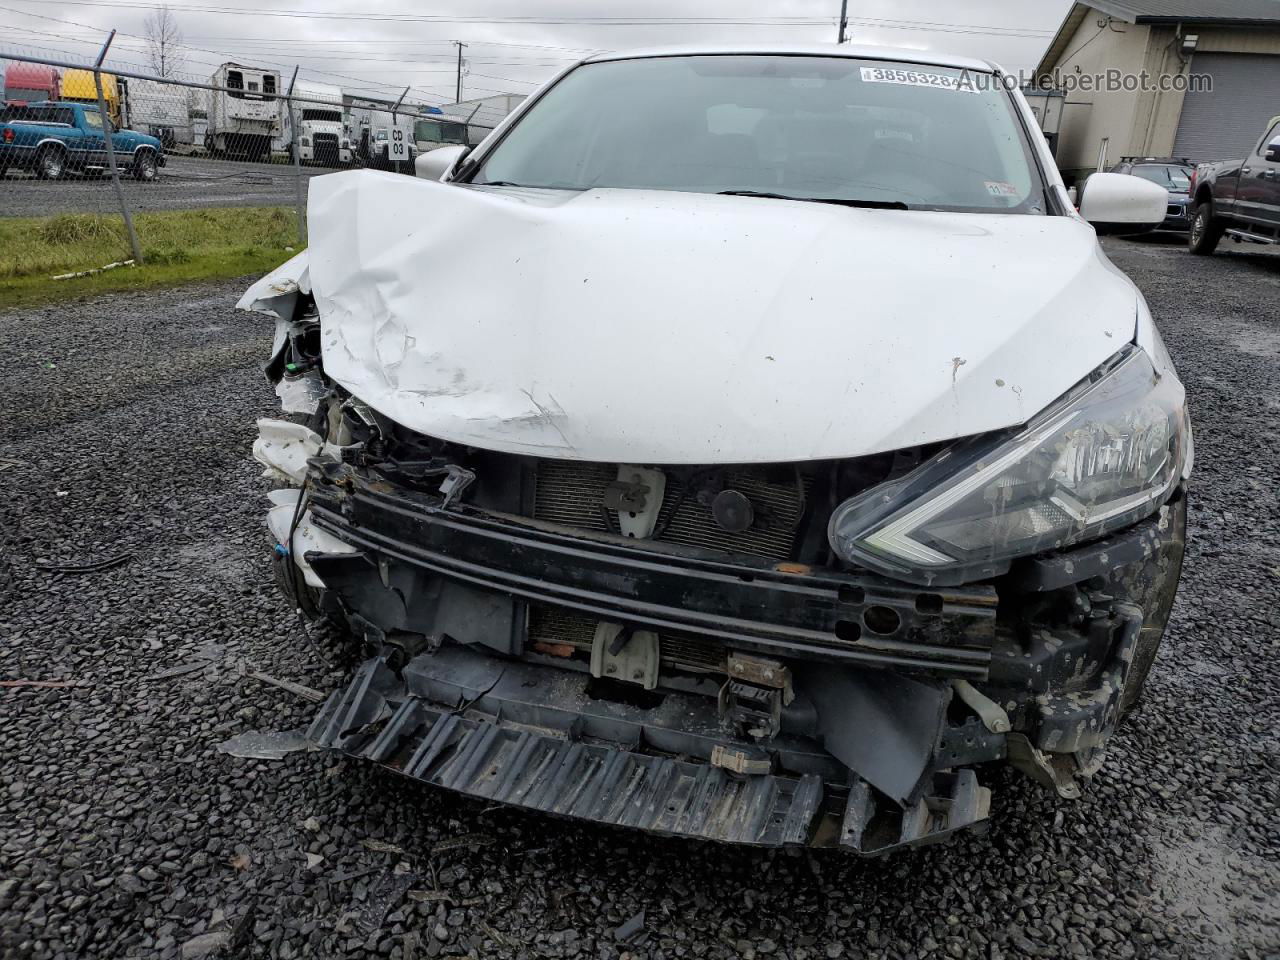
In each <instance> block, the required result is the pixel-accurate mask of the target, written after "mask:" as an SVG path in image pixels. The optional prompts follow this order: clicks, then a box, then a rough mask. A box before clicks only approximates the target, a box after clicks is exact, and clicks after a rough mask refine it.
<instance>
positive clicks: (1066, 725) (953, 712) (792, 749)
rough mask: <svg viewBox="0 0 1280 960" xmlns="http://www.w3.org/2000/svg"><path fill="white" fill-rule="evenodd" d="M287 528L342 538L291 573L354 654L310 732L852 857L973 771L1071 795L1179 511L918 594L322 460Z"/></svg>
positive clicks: (1111, 709) (1159, 586)
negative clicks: (362, 649) (995, 770)
mask: <svg viewBox="0 0 1280 960" xmlns="http://www.w3.org/2000/svg"><path fill="white" fill-rule="evenodd" d="M302 523H303V525H304V526H305V527H309V528H311V529H313V530H314V531H316V537H315V538H314V539H313V540H312V541H311V542H312V543H320V542H321V537H323V538H324V542H328V543H341V544H342V545H343V549H342V551H341V552H334V551H326V550H325V549H323V548H321V549H311V550H308V551H307V552H306V553H305V558H304V559H305V563H306V569H307V570H309V571H311V572H312V574H313V576H314V578H315V582H316V583H320V584H322V589H321V591H320V594H319V598H320V604H321V606H322V607H324V608H327V609H329V610H331V611H333V612H336V613H340V614H341V615H343V616H344V617H345V618H346V619H347V621H348V622H349V623H350V624H351V625H352V627H353V628H354V629H355V631H356V632H357V633H358V634H360V635H362V636H363V637H364V639H365V640H366V642H367V644H368V646H369V648H370V650H371V652H372V653H373V654H374V655H373V656H372V657H371V658H370V659H369V660H367V661H366V662H365V663H364V664H363V666H362V667H361V668H360V669H359V670H358V671H357V673H356V675H355V677H354V678H353V680H352V681H351V683H350V684H349V685H348V687H347V688H346V689H345V690H342V691H339V692H337V693H335V694H333V695H332V696H331V697H330V698H329V700H328V701H327V702H326V703H325V705H324V708H323V709H322V710H321V712H320V714H319V716H318V717H317V718H316V720H315V722H314V724H313V725H312V727H311V730H310V732H309V736H310V738H311V739H313V740H314V741H315V742H316V743H318V744H320V745H323V746H325V747H329V748H332V749H336V750H340V751H342V752H344V753H347V754H349V755H352V756H358V757H364V758H367V759H371V760H374V761H376V762H378V763H381V764H384V765H386V766H388V767H390V768H392V769H394V770H396V771H398V772H400V773H402V774H405V775H407V776H410V777H413V778H415V779H419V780H422V781H424V782H427V783H431V784H435V785H438V786H443V787H446V788H448V789H451V790H455V791H458V792H460V793H464V794H468V795H472V796H477V797H481V798H485V799H489V800H494V801H499V802H504V803H511V804H514V805H517V806H523V807H528V808H531V809H535V810H540V811H545V812H549V813H554V814H560V815H565V816H570V817H576V818H581V819H586V820H592V821H595V822H600V823H615V824H621V825H626V826H635V827H639V828H642V829H646V830H651V831H655V832H660V833H669V834H674V835H680V836H689V837H703V838H708V839H715V840H721V841H727V842H736V843H748V844H756V845H766V846H778V845H798V844H811V845H817V846H841V847H844V848H846V849H850V850H855V851H858V852H862V853H875V852H880V851H883V850H887V849H890V848H893V847H895V846H899V845H902V844H908V843H916V842H922V841H929V840H933V839H938V838H940V837H943V836H945V835H946V834H948V833H950V832H952V831H954V830H956V829H959V828H962V827H967V826H972V825H975V824H977V823H980V822H981V821H982V820H983V819H984V818H985V817H986V816H987V813H988V810H989V805H990V797H989V793H988V791H987V790H986V789H985V788H984V787H982V786H980V785H979V782H978V779H977V776H976V774H975V772H974V767H975V766H977V765H980V764H983V763H987V762H993V761H1004V762H1008V763H1011V764H1013V765H1014V766H1017V767H1018V768H1020V769H1022V770H1024V771H1025V772H1027V773H1028V774H1029V775H1031V776H1032V777H1034V778H1035V779H1037V780H1039V781H1040V782H1042V783H1044V784H1046V785H1047V786H1050V787H1052V788H1054V789H1056V790H1057V791H1058V792H1059V793H1060V794H1061V795H1063V796H1075V795H1078V793H1079V784H1078V778H1079V777H1084V776H1088V775H1089V774H1091V773H1092V772H1093V771H1094V770H1095V769H1096V768H1097V765H1098V763H1099V762H1100V759H1101V750H1102V747H1103V746H1104V745H1105V743H1106V740H1107V738H1108V737H1109V735H1110V734H1111V732H1112V731H1113V730H1114V728H1115V725H1116V722H1117V720H1118V718H1119V715H1120V712H1121V709H1122V706H1123V703H1124V697H1125V691H1126V682H1127V680H1128V678H1129V676H1130V673H1131V671H1132V670H1133V665H1134V663H1135V662H1141V661H1142V660H1143V658H1144V657H1145V656H1146V653H1144V650H1146V649H1147V648H1148V647H1149V648H1150V649H1151V652H1152V654H1153V653H1154V647H1153V645H1152V643H1151V642H1149V641H1153V640H1158V638H1159V634H1160V632H1161V631H1162V629H1163V625H1164V620H1165V618H1167V615H1168V604H1169V603H1170V602H1171V599H1172V591H1173V588H1174V585H1176V581H1177V573H1178V562H1179V560H1180V557H1181V548H1182V530H1183V525H1184V523H1185V505H1184V504H1183V502H1182V501H1181V500H1178V501H1176V502H1174V503H1171V504H1170V505H1168V506H1166V507H1165V508H1163V509H1162V511H1161V513H1160V515H1159V516H1158V517H1157V518H1155V519H1153V520H1152V521H1149V522H1146V523H1143V524H1140V525H1138V526H1136V527H1134V528H1132V529H1131V530H1129V531H1126V532H1125V533H1124V534H1122V535H1120V536H1117V537H1112V538H1109V539H1107V540H1106V541H1103V542H1101V543H1098V544H1094V545H1091V546H1089V547H1085V548H1082V549H1079V550H1074V551H1071V552H1069V553H1065V554H1062V555H1060V556H1049V557H1041V558H1037V559H1035V560H1032V561H1028V562H1026V563H1024V564H1021V565H1019V566H1017V567H1015V569H1014V570H1013V571H1011V572H1010V574H1009V575H1008V576H1007V577H1005V578H1002V579H1001V580H1000V581H998V582H996V583H986V584H978V585H973V586H968V587H961V588H948V589H947V590H944V591H929V590H928V589H924V588H918V587H911V586H908V585H904V584H899V583H895V582H893V581H888V580H885V579H883V578H879V577H874V576H864V575H854V574H847V573H842V572H839V571H836V570H832V569H826V568H810V567H806V566H803V565H799V564H790V563H776V564H774V563H769V562H766V561H753V560H744V559H734V560H728V559H725V558H724V557H715V556H709V555H701V554H698V553H696V552H691V551H688V550H672V549H665V548H663V547H662V546H661V545H659V544H652V543H650V544H645V545H643V546H641V545H637V544H635V543H629V542H627V541H626V540H625V539H623V538H620V537H612V536H603V535H585V534H577V533H573V532H566V531H565V530H562V529H556V528H552V527H549V526H548V525H546V524H539V523H538V522H536V521H532V520H529V519H527V518H522V517H512V516H506V515H501V514H495V513H492V512H485V511H480V510H476V509H473V508H470V507H459V506H448V507H447V506H446V505H445V502H444V498H442V497H440V496H437V495H434V494H426V493H421V492H417V491H409V490H406V489H404V488H402V487H399V486H397V485H394V484H391V483H388V482H387V481H386V480H385V479H382V478H380V477H378V476H377V475H376V474H371V473H369V472H367V471H365V470H361V469H357V468H354V467H352V466H350V465H347V464H339V463H337V462H336V461H334V460H332V459H329V458H326V457H320V458H318V459H316V460H313V461H312V472H311V499H310V500H309V502H308V505H307V509H306V511H305V512H304V514H303V520H302ZM286 562H287V561H286ZM289 582H290V583H292V581H289ZM540 605H550V606H554V607H555V608H557V609H560V610H567V611H572V612H574V613H576V614H580V615H582V616H585V617H589V618H592V619H594V620H599V621H606V622H613V623H621V624H625V625H626V626H627V627H628V629H632V628H633V629H635V630H644V631H648V633H649V634H650V635H652V636H654V637H655V638H656V637H657V636H658V635H661V637H662V638H663V639H662V641H661V643H662V644H666V643H667V639H666V638H668V637H669V638H671V643H672V645H673V646H676V645H678V644H679V643H681V642H686V641H687V640H688V638H694V639H695V640H696V641H697V642H700V643H702V644H704V645H705V644H711V645H714V646H716V648H717V649H719V650H720V652H721V663H722V664H723V667H724V669H723V672H717V671H715V670H708V671H706V672H705V673H704V674H702V675H688V674H682V675H670V674H668V673H664V674H663V675H662V676H661V677H658V678H656V680H655V683H654V684H653V686H654V687H656V689H652V690H646V689H643V688H642V687H641V686H638V685H634V684H631V685H628V684H619V683H618V682H617V681H608V683H611V684H613V686H608V685H607V684H606V685H605V686H603V687H602V681H603V679H604V678H602V677H601V676H600V675H599V674H598V673H597V675H596V676H593V675H592V671H591V669H590V668H588V666H587V664H586V663H585V662H584V661H583V660H582V659H581V658H578V659H573V658H572V657H570V656H569V655H568V654H567V653H566V652H565V651H556V650H538V649H532V648H530V645H529V644H528V643H527V642H526V641H527V638H528V632H529V612H530V609H531V608H533V607H536V606H540ZM1144 611H1145V612H1144ZM1144 643H1145V646H1144ZM570 652H571V651H570ZM762 665H765V666H762ZM651 679H653V678H651Z"/></svg>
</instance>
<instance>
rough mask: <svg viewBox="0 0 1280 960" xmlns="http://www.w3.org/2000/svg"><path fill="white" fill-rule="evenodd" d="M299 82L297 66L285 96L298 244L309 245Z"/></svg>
mask: <svg viewBox="0 0 1280 960" xmlns="http://www.w3.org/2000/svg"><path fill="white" fill-rule="evenodd" d="M297 80H298V67H297V65H296V64H295V65H294V68H293V76H292V77H290V78H289V92H288V93H287V94H285V97H286V98H287V99H286V103H287V104H288V107H289V152H290V153H291V154H293V197H294V203H295V205H296V206H297V208H298V244H299V246H304V247H305V246H306V245H307V213H306V204H305V201H304V200H303V196H302V151H301V150H299V149H298V125H297V123H295V122H294V118H293V85H294V84H295V83H296V82H297Z"/></svg>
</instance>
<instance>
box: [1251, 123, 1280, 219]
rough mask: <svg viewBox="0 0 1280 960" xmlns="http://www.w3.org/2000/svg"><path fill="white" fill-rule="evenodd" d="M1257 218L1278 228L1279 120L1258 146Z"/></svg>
mask: <svg viewBox="0 0 1280 960" xmlns="http://www.w3.org/2000/svg"><path fill="white" fill-rule="evenodd" d="M1257 152H1258V156H1257V158H1256V161H1255V163H1256V164H1257V165H1258V167H1259V168H1260V169H1259V170H1258V171H1256V172H1257V175H1258V206H1259V210H1258V218H1259V220H1262V221H1264V222H1265V223H1266V224H1267V225H1268V226H1269V227H1271V228H1272V229H1277V228H1280V120H1278V121H1276V122H1275V123H1273V124H1272V125H1271V129H1270V130H1268V131H1267V135H1266V136H1265V137H1263V138H1262V142H1261V143H1260V144H1259V145H1258V151H1257Z"/></svg>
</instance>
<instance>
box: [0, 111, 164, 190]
mask: <svg viewBox="0 0 1280 960" xmlns="http://www.w3.org/2000/svg"><path fill="white" fill-rule="evenodd" d="M105 127H106V130H104V123H103V117H102V114H101V113H99V112H98V108H97V107H96V106H93V105H92V104H83V103H70V102H65V101H45V102H42V103H11V104H6V105H5V106H3V107H0V176H4V173H5V170H6V168H8V167H16V168H17V169H20V170H28V171H30V172H32V173H34V174H35V175H36V176H37V177H40V178H41V179H43V180H58V179H61V178H62V177H65V176H68V175H70V174H84V173H101V172H102V171H104V170H106V168H107V139H106V131H107V130H109V131H110V134H111V146H112V149H113V150H114V151H115V155H116V163H117V164H118V165H119V167H120V170H121V172H125V173H129V174H131V175H132V176H133V177H134V178H135V179H138V180H143V181H149V180H155V179H156V177H157V176H159V174H160V168H161V167H163V166H164V163H165V156H164V148H163V147H162V146H161V145H160V141H159V140H157V139H156V138H155V137H149V136H147V135H146V134H143V133H135V132H134V131H132V130H117V129H116V128H115V127H114V126H113V125H112V123H111V120H110V119H107V120H106V123H105Z"/></svg>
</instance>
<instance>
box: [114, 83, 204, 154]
mask: <svg viewBox="0 0 1280 960" xmlns="http://www.w3.org/2000/svg"><path fill="white" fill-rule="evenodd" d="M128 91H129V94H128V113H129V126H130V128H132V129H134V130H137V131H138V132H139V133H149V134H150V135H151V136H153V137H155V138H157V139H158V140H159V141H160V142H161V143H163V144H164V145H165V147H166V148H171V147H174V146H176V145H178V144H191V143H194V142H195V139H194V130H193V128H192V123H191V106H192V104H191V94H192V92H193V91H191V90H189V89H188V88H186V87H180V86H178V85H176V84H172V83H162V82H161V81H159V80H140V79H132V80H130V81H129V86H128Z"/></svg>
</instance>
